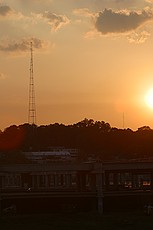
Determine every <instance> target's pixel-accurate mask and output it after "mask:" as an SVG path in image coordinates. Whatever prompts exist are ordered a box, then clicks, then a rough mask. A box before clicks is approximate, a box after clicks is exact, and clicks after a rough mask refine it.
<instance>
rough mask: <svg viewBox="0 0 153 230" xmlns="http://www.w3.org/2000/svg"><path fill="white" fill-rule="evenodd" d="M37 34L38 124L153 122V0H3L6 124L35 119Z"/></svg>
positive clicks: (1, 119)
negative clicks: (31, 110)
mask: <svg viewBox="0 0 153 230" xmlns="http://www.w3.org/2000/svg"><path fill="white" fill-rule="evenodd" d="M31 40H32V41H33V48H34V78H35V91H36V105H37V124H38V125H41V124H46V125H47V124H50V123H54V122H59V123H64V124H72V123H76V122H78V121H80V120H83V119H84V118H85V117H87V118H92V119H94V120H103V121H105V122H109V123H110V125H111V126H115V127H118V128H122V127H123V113H124V117H125V127H126V128H127V127H129V128H132V129H137V128H138V127H141V126H143V125H148V126H150V127H151V128H153V109H152V108H151V107H149V106H148V105H147V103H146V95H147V92H149V91H150V89H152V88H153V1H152V0H86V1H82V0H62V1H61V0H0V129H4V128H6V127H8V126H10V125H12V124H16V125H18V124H23V123H26V122H27V121H28V117H27V116H28V87H29V64H30V41H31Z"/></svg>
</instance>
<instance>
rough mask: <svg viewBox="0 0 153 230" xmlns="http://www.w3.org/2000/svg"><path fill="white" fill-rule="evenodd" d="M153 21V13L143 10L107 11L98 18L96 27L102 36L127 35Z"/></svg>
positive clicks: (100, 13) (99, 14)
mask: <svg viewBox="0 0 153 230" xmlns="http://www.w3.org/2000/svg"><path fill="white" fill-rule="evenodd" d="M152 19H153V13H152V12H150V11H147V10H143V11H141V12H140V13H138V12H136V11H125V10H124V11H116V12H115V11H113V10H112V9H105V10H104V11H103V12H99V13H98V16H97V17H96V21H95V27H96V29H97V30H98V31H99V32H101V33H102V34H108V33H126V32H129V31H132V30H135V29H137V28H139V27H140V26H141V25H143V24H144V23H145V22H147V21H149V20H152Z"/></svg>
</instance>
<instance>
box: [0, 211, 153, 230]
mask: <svg viewBox="0 0 153 230" xmlns="http://www.w3.org/2000/svg"><path fill="white" fill-rule="evenodd" d="M152 227H153V216H145V215H144V213H143V212H142V211H141V210H138V211H132V212H119V213H118V212H117V213H105V214H104V215H102V216H99V215H98V214H96V213H83V214H82V213H80V214H63V215H61V214H60V215H59V214H45V215H44V214H39V215H38V214H37V215H32V216H31V215H23V216H10V217H9V216H7V217H1V218H0V229H3V230H10V229H15V230H21V229H22V230H27V229H28V230H33V229H37V230H48V229H54V230H65V229H66V230H84V229H88V230H98V229H103V230H108V229H109V230H119V229H126V230H137V229H138V230H144V229H152Z"/></svg>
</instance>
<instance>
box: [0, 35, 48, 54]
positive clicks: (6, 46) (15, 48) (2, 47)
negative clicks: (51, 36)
mask: <svg viewBox="0 0 153 230" xmlns="http://www.w3.org/2000/svg"><path fill="white" fill-rule="evenodd" d="M31 41H32V43H33V48H34V49H43V48H45V46H46V43H45V41H43V40H40V39H38V38H32V39H22V40H21V41H13V42H4V41H3V42H2V44H0V51H3V52H10V53H22V52H27V51H29V50H30V42H31Z"/></svg>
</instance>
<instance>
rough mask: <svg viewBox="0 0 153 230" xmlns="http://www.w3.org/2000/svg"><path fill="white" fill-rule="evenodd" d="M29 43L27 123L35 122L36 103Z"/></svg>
mask: <svg viewBox="0 0 153 230" xmlns="http://www.w3.org/2000/svg"><path fill="white" fill-rule="evenodd" d="M32 45H33V44H32V42H31V43H30V52H31V58H30V82H29V111H28V123H29V124H36V105H35V90H34V77H33V46H32Z"/></svg>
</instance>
